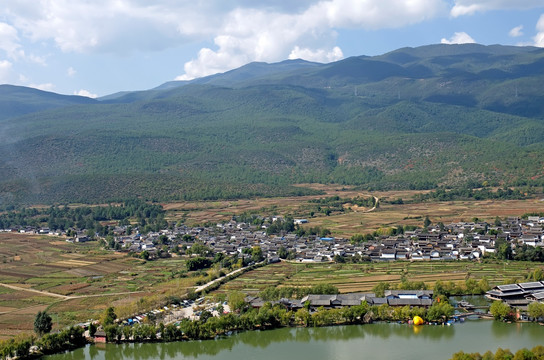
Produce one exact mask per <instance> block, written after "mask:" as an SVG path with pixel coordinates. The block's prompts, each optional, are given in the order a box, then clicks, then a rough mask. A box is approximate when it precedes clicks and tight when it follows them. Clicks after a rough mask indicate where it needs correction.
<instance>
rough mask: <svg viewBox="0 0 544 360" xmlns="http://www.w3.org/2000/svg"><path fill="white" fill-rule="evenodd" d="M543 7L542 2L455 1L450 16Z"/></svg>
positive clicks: (502, 0)
mask: <svg viewBox="0 0 544 360" xmlns="http://www.w3.org/2000/svg"><path fill="white" fill-rule="evenodd" d="M538 7H542V0H455V5H454V6H453V7H452V9H451V11H450V14H451V16H453V17H458V16H463V15H474V14H475V13H477V12H485V11H489V10H501V9H504V10H508V9H532V8H538Z"/></svg>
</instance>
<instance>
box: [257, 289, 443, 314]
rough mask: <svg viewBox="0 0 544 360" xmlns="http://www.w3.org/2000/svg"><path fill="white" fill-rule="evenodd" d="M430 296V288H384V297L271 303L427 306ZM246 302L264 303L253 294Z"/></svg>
mask: <svg viewBox="0 0 544 360" xmlns="http://www.w3.org/2000/svg"><path fill="white" fill-rule="evenodd" d="M432 298H433V291H432V290H386V291H385V293H384V297H377V296H376V294H374V293H351V294H335V295H307V296H305V297H303V298H302V299H300V300H291V299H280V300H278V301H272V302H271V303H272V304H282V305H283V306H285V307H286V308H287V309H289V310H298V309H300V308H302V307H304V306H306V305H307V306H309V309H310V310H316V309H318V308H324V309H338V308H342V307H346V306H357V305H361V303H362V302H363V301H366V302H367V303H368V304H369V305H383V304H387V305H389V306H406V305H408V306H419V307H429V306H431V305H432V304H433V300H432ZM246 302H247V303H248V304H249V305H250V306H252V307H254V308H260V307H262V306H264V304H265V303H266V301H264V300H263V299H261V298H260V297H255V296H248V297H247V298H246Z"/></svg>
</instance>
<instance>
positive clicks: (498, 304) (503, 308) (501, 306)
mask: <svg viewBox="0 0 544 360" xmlns="http://www.w3.org/2000/svg"><path fill="white" fill-rule="evenodd" d="M489 312H491V315H493V317H494V318H495V319H498V320H505V319H507V318H508V317H509V316H510V306H508V305H507V304H505V303H503V302H502V301H500V300H497V301H495V302H493V304H491V306H490V307H489Z"/></svg>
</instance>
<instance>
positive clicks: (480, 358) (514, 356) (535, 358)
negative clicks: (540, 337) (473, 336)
mask: <svg viewBox="0 0 544 360" xmlns="http://www.w3.org/2000/svg"><path fill="white" fill-rule="evenodd" d="M542 359H544V346H542V345H538V346H535V347H534V348H532V349H531V350H529V349H526V348H523V349H519V350H518V351H516V352H515V353H512V352H511V351H510V350H509V349H502V348H498V349H497V351H496V352H495V354H493V353H492V352H491V351H487V352H486V353H484V354H483V355H482V354H480V353H465V352H463V351H460V352H458V353H455V354H453V357H452V358H451V359H450V360H542Z"/></svg>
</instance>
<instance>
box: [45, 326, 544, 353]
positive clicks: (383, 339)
mask: <svg viewBox="0 0 544 360" xmlns="http://www.w3.org/2000/svg"><path fill="white" fill-rule="evenodd" d="M543 339H544V326H540V325H538V324H534V323H515V324H507V323H502V322H498V321H491V320H475V321H466V322H465V323H457V324H454V325H453V326H432V325H425V326H420V327H414V326H411V325H406V324H387V323H377V324H370V325H351V326H334V327H323V328H283V329H277V330H270V331H248V332H241V333H237V334H233V335H231V336H229V337H225V338H221V339H217V340H206V341H186V342H172V343H148V344H122V345H115V344H106V345H104V344H101V345H96V346H95V345H93V346H87V347H85V348H82V349H78V350H76V351H73V352H70V353H66V354H58V355H53V356H48V357H45V359H47V360H67V359H96V360H110V359H111V360H114V359H116V360H117V359H135V360H139V359H141V360H144V359H161V360H166V359H195V358H198V359H203V360H205V359H214V360H219V359H221V360H240V359H259V360H267V359H270V360H278V359H279V360H287V359H294V358H300V359H311V360H321V359H323V360H330V359H336V360H344V359H345V360H348V359H349V360H352V359H355V358H356V359H418V360H421V359H449V358H451V356H452V355H453V354H454V353H455V352H458V351H460V350H463V351H465V352H480V353H484V352H485V351H487V350H491V351H493V352H495V351H496V349H497V348H498V347H502V348H504V349H506V348H508V349H510V350H511V351H512V352H515V351H516V350H518V349H520V348H522V347H527V348H532V347H534V346H536V345H541V344H543V343H544V341H543Z"/></svg>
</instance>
